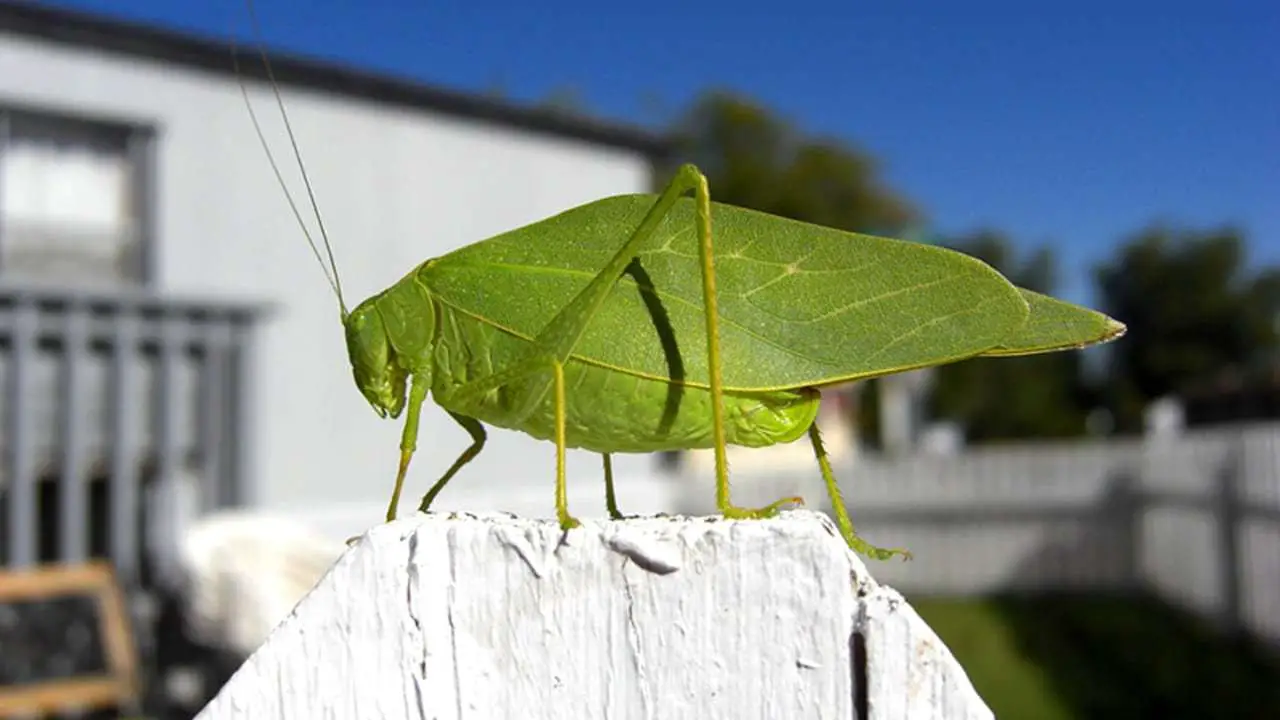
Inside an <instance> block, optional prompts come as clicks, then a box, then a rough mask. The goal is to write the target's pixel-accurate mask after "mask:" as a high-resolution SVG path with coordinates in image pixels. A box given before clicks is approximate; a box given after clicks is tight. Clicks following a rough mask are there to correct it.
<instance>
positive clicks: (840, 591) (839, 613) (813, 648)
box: [199, 511, 991, 720]
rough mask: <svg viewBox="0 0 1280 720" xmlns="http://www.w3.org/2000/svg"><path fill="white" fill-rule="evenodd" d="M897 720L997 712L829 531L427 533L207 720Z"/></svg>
mask: <svg viewBox="0 0 1280 720" xmlns="http://www.w3.org/2000/svg"><path fill="white" fill-rule="evenodd" d="M855 632H859V633H862V634H863V635H864V637H865V640H866V648H867V667H866V671H865V673H866V679H867V683H868V686H867V695H868V705H869V707H870V709H871V713H870V715H869V717H870V718H872V719H873V720H878V719H880V718H907V717H911V718H944V717H945V718H975V719H977V718H987V717H991V713H990V712H989V711H988V710H987V708H986V707H985V706H984V705H983V703H982V701H981V699H980V698H978V696H977V694H976V693H975V692H974V691H973V688H972V686H971V685H970V684H969V681H968V679H967V678H966V677H965V675H964V673H963V671H962V670H961V669H960V667H959V666H958V665H957V664H956V663H955V661H954V660H953V659H952V658H951V655H950V653H949V652H948V651H947V649H946V648H945V647H944V646H943V645H942V643H941V642H940V641H939V640H938V638H937V637H936V635H934V634H933V632H932V631H931V630H930V629H929V628H928V627H927V626H925V625H924V624H923V622H921V621H920V619H919V617H918V616H917V615H916V614H915V612H914V611H913V610H912V609H911V607H910V606H909V605H908V604H907V603H906V602H905V601H904V600H903V599H902V598H901V596H899V595H898V594H897V593H896V592H895V591H893V590H891V589H888V588H883V587H881V586H879V585H878V584H877V583H876V582H875V581H874V580H873V579H872V578H871V577H870V575H868V574H867V571H866V569H865V568H864V567H863V565H862V563H861V562H860V561H859V559H858V558H857V557H855V556H854V555H853V554H852V553H850V552H849V551H848V550H847V548H846V547H845V545H844V542H843V541H842V540H841V539H840V537H839V535H838V534H837V533H836V532H835V530H834V528H833V527H832V526H831V523H830V522H829V521H828V520H827V519H826V517H825V516H823V515H820V514H817V513H813V512H809V511H793V512H788V513H784V514H783V515H782V516H780V517H778V518H776V519H772V520H764V521H760V520H749V521H731V520H723V519H711V518H669V517H658V518H641V519H630V520H626V521H622V522H586V523H584V526H583V527H582V528H579V529H575V530H572V531H570V532H568V533H564V532H562V531H561V530H560V528H559V527H558V525H556V524H555V523H554V522H548V521H545V520H522V519H518V518H513V517H510V516H507V515H455V516H449V517H446V516H442V515H433V516H424V515H419V516H417V517H415V518H413V519H409V520H402V521H399V522H396V523H392V524H389V525H382V526H378V527H376V528H374V529H373V530H371V531H370V532H369V533H367V534H366V535H365V536H364V537H363V538H362V539H361V541H360V542H359V543H357V544H356V545H355V546H354V547H353V548H351V549H349V550H348V551H347V552H346V553H345V554H344V555H343V557H342V558H341V559H340V560H339V561H338V562H337V563H336V564H335V565H334V567H333V568H332V569H331V570H330V572H329V573H328V574H327V575H326V576H325V578H324V579H323V580H322V581H321V582H320V584H319V585H318V586H317V588H316V589H315V590H313V591H312V592H311V593H310V594H309V595H308V596H307V597H306V598H305V599H304V600H303V601H302V602H301V603H300V604H299V605H298V607H297V608H296V609H295V610H294V612H293V613H292V614H291V615H290V617H289V618H288V619H287V620H285V622H284V623H282V624H281V626H280V627H279V628H277V629H276V631H275V632H274V633H273V634H272V635H271V637H270V638H269V639H268V640H267V642H266V643H265V644H264V645H263V647H262V648H260V649H259V650H258V652H256V653H255V654H254V655H253V657H251V658H250V659H249V661H248V662H247V663H245V665H244V667H242V668H241V669H240V671H239V672H238V673H237V674H236V675H235V676H234V677H233V678H232V679H231V681H230V682H229V683H228V684H227V685H226V686H225V687H224V688H223V690H222V692H221V693H220V694H219V695H218V697H217V698H215V699H214V701H213V702H212V703H210V705H209V706H208V707H207V708H205V710H204V711H203V712H202V713H201V715H200V716H199V717H200V718H201V720H230V719H231V718H254V719H255V720H257V719H263V720H267V719H271V718H302V717H307V718H310V717H335V718H361V719H368V720H385V719H391V718H395V719H397V720H400V719H405V720H408V719H410V718H414V719H424V720H425V719H427V718H433V719H434V718H439V719H440V720H446V719H450V718H457V719H461V718H508V717H520V718H529V719H530V720H536V719H537V718H551V717H557V718H560V717H563V718H611V719H622V718H646V719H647V718H678V717H690V718H706V719H708V720H716V719H717V718H734V719H735V720H736V719H738V718H762V719H764V718H840V719H842V720H847V719H849V718H854V717H856V714H855V706H854V704H855V698H856V697H857V693H856V692H855V687H854V686H855V683H856V682H858V678H859V675H860V673H859V672H858V671H857V670H856V669H855V668H854V665H853V663H854V641H853V638H854V633H855Z"/></svg>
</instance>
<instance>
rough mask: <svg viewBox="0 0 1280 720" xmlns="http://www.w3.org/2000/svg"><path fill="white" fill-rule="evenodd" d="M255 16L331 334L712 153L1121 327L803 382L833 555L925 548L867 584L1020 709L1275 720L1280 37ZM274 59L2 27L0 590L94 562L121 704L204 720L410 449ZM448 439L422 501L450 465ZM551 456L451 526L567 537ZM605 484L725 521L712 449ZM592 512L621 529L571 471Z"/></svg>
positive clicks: (434, 429) (333, 313)
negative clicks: (363, 360) (508, 526)
mask: <svg viewBox="0 0 1280 720" xmlns="http://www.w3.org/2000/svg"><path fill="white" fill-rule="evenodd" d="M257 11H258V13H259V18H260V20H261V23H262V31H261V32H262V34H261V42H262V43H264V44H265V46H266V48H267V49H268V51H269V52H270V53H271V56H272V59H273V64H274V70H275V73H276V79H277V80H278V82H279V87H280V91H281V93H282V94H283V96H284V99H285V102H286V104H287V107H288V111H289V117H290V120H291V122H292V125H293V129H294V131H295V133H296V136H297V139H298V142H299V145H300V148H301V151H302V154H303V158H304V160H305V162H306V165H307V169H308V171H309V173H310V177H311V179H312V181H313V183H314V189H315V192H316V197H317V201H318V203H319V207H320V212H321V214H322V215H323V217H324V219H325V221H326V226H327V229H328V232H329V234H330V235H331V237H332V238H333V239H334V246H335V253H336V256H337V264H338V267H339V270H340V272H341V274H342V281H343V285H344V289H345V291H346V293H347V294H348V297H347V301H348V303H349V304H350V305H354V304H355V303H356V302H358V301H359V300H361V299H363V298H364V297H367V296H368V295H371V294H373V293H375V292H377V291H379V290H381V289H382V288H385V287H386V286H388V285H390V284H391V283H393V282H395V281H396V280H398V279H399V278H400V277H402V276H403V275H404V274H405V273H407V272H408V271H409V270H410V269H412V268H413V267H414V266H415V265H417V264H419V263H421V262H422V261H423V260H425V259H427V258H429V257H432V256H436V255H440V254H443V253H446V252H449V251H450V250H453V249H456V248H458V247H462V246H464V245H467V244H469V243H472V242H475V241H477V240H480V239H483V238H486V237H489V236H492V235H494V234H496V233H499V232H502V231H504V230H509V229H512V228H515V227H518V226H520V225H523V224H526V223H529V222H532V221H535V220H538V219H541V218H543V217H545V216H548V215H551V214H554V213H556V212H558V211H561V210H564V209H566V208H568V207H571V206H573V205H576V204H579V203H582V202H586V201H589V200H592V199H595V198H598V197H602V196H606V195H611V194H617V193H628V192H648V191H653V190H656V189H657V188H659V187H661V186H662V185H663V184H665V182H666V180H667V179H668V177H669V174H670V171H671V170H672V168H673V167H674V166H675V164H676V163H678V162H684V161H693V162H696V163H698V164H699V165H700V166H701V167H702V169H703V170H704V171H705V172H706V173H707V174H708V176H709V178H710V182H711V188H712V195H713V197H714V198H715V199H717V200H719V201H721V202H728V203H734V204H738V205H743V206H746V207H751V208H756V209H760V210H765V211H768V212H773V213H777V214H780V215H784V216H788V217H793V218H798V219H802V220H807V221H811V222H815V223H821V224H824V225H830V226H833V227H838V228H843V229H847V230H853V231H860V232H871V233H876V234H885V235H891V236H894V237H902V238H907V239H912V240H916V241H920V242H928V243H936V244H940V245H946V246H949V247H954V248H957V249H960V250H963V251H965V252H969V253H971V254H974V255H977V256H978V257H981V258H982V259H984V260H986V261H987V262H989V263H991V264H992V265H994V266H995V267H996V268H998V269H999V270H1001V271H1002V272H1004V273H1005V274H1006V275H1008V276H1009V277H1010V278H1011V279H1012V280H1013V281H1014V282H1015V283H1017V284H1019V285H1022V286H1024V287H1028V288H1031V289H1034V290H1039V291H1041V292H1047V293H1051V294H1054V295H1056V296H1059V297H1062V298H1064V299H1067V300H1071V301H1074V302H1078V303H1083V304H1086V305H1089V306H1091V307H1095V308H1097V309H1099V310H1102V311H1104V312H1106V313H1108V314H1110V315H1112V316H1113V317H1115V318H1117V319H1119V320H1121V321H1122V322H1124V323H1126V324H1127V325H1128V327H1129V332H1128V335H1126V336H1125V337H1124V338H1123V339H1121V340H1119V341H1117V342H1115V343H1112V344H1110V345H1107V346H1104V347H1101V348H1094V349H1090V350H1087V351H1084V352H1075V353H1059V354H1054V355H1048V356H1041V357H1030V358H1019V359H1002V360H991V359H988V360H978V361H970V362H961V363H956V364H954V365H949V366H945V367H941V368H936V369H932V370H927V371H920V372H912V373H905V374H901V375H894V376H889V377H885V378H882V379H878V380H874V381H869V382H861V383H854V384H849V385H844V386H838V387H832V388H827V389H824V405H823V411H822V413H823V414H822V417H821V419H820V422H821V423H822V425H823V428H824V432H825V437H826V438H827V440H828V442H829V443H830V445H831V448H830V449H831V451H832V456H833V462H834V463H835V469H836V472H837V474H838V476H839V477H840V480H841V483H842V487H843V490H844V493H845V496H846V501H847V502H848V506H849V510H850V512H851V514H852V516H853V519H854V522H855V525H856V526H857V527H858V528H859V531H860V532H861V533H862V534H863V535H864V536H865V537H866V538H867V539H868V540H870V541H871V542H873V543H875V544H878V545H883V546H905V547H908V548H910V549H911V550H912V551H913V552H914V554H915V560H914V561H912V562H910V563H879V564H872V566H871V570H872V572H873V573H874V574H875V575H876V577H877V578H878V579H880V580H881V581H883V582H885V583H887V584H890V585H892V586H894V587H896V588H898V589H900V590H901V591H902V592H903V593H904V594H905V595H906V596H907V597H908V599H909V600H911V602H912V603H913V604H914V605H915V606H916V607H917V609H918V610H919V611H920V613H921V614H922V615H923V616H924V618H925V619H926V620H927V621H928V622H930V623H931V624H932V625H933V627H934V628H935V629H936V630H937V631H938V633H939V634H940V635H941V637H942V639H943V640H944V641H945V642H946V643H947V644H948V645H949V646H950V647H951V648H952V650H953V651H954V653H955V654H956V656H957V657H958V659H959V660H960V662H961V664H962V665H963V666H964V667H965V669H966V671H967V672H968V673H969V674H970V677H971V679H972V680H973V682H974V684H975V686H976V687H977V689H978V691H979V693H980V694H981V695H982V696H983V697H984V698H985V699H986V700H987V702H988V703H989V704H990V706H991V707H992V709H993V710H995V712H996V713H997V715H999V716H1001V717H1013V718H1085V717H1088V718H1103V717H1108V718H1110V717H1126V718H1132V717H1197V718H1204V717H1259V718H1260V717H1275V716H1277V715H1280V659H1278V657H1277V651H1278V650H1280V210H1278V209H1277V208H1280V203H1277V202H1276V198H1278V197H1280V152H1278V151H1280V142H1278V141H1280V132H1278V129H1280V128H1278V121H1280V100H1278V99H1277V98H1278V97H1280V95H1278V94H1277V92H1276V88H1277V87H1280V57H1278V55H1277V53H1276V52H1275V50H1274V48H1273V45H1274V44H1275V38H1276V37H1280V32H1278V31H1280V10H1277V9H1276V8H1275V7H1274V6H1273V5H1272V4H1267V3H1263V2H1260V1H1259V2H1240V3H1235V4H1231V5H1223V4H1214V5H1211V4H1209V3H1200V4H1196V3H1189V2H1188V3H1181V2H1172V3H1170V2H1165V3H1159V4H1156V3H1154V2H1152V3H1146V2H1135V3H1129V4H1128V5H1127V6H1125V7H1118V6H1115V5H1102V4H1101V3H1088V2H1086V3H1077V4H1073V5H1071V6H1070V7H1069V8H1036V9H1031V8H1029V7H1028V6H1025V4H1016V3H983V2H977V3H964V4H950V3H942V2H932V1H930V2H922V3H917V4H914V5H912V6H910V7H905V6H901V5H891V4H887V3H885V4H870V3H866V4H864V3H835V2H829V3H788V4H786V5H785V6H779V5H776V4H768V3H755V4H752V3H741V2H737V3H729V2H718V1H716V0H708V1H705V2H701V3H693V4H689V3H673V2H662V1H659V2H652V3H645V4H640V5H634V6H625V7H624V6H612V7H608V6H602V5H600V4H598V3H585V2H566V3H560V4H558V5H548V4H546V3H538V4H519V3H489V4H486V3H470V4H464V3H453V4H446V3H434V2H425V1H419V2H411V1H410V0H382V1H381V2H378V3H355V2H339V1H338V0H322V1H318V2H310V3H299V2H296V1H291V0H260V2H258V7H257ZM233 40H234V43H233ZM236 46H238V48H239V50H240V51H241V53H242V55H241V58H240V67H239V74H237V71H236V68H235V66H234V64H233V62H232V53H233V49H234V47H236ZM258 47H259V46H258V39H257V38H256V37H255V35H254V32H253V30H252V26H251V23H250V15H249V13H248V11H247V10H246V8H245V6H244V5H243V4H242V3H240V2H238V0H198V1H195V2H190V3H163V2H159V1H158V0H113V1H111V2H107V1H106V0H80V1H78V2H71V1H68V2H60V3H35V2H17V1H13V0H0V377H2V378H3V382H0V451H2V460H3V462H2V464H0V568H4V569H7V570H8V571H10V572H16V571H19V570H22V569H24V568H31V567H35V566H45V565H59V564H63V565H69V566H74V565H77V564H79V563H83V562H85V561H87V560H91V559H95V558H101V559H106V560H108V561H109V562H110V566H111V568H112V569H113V571H114V576H115V578H116V582H117V583H118V585H119V587H120V589H121V591H122V593H123V596H124V597H125V599H126V603H125V604H126V606H127V609H128V615H129V620H130V623H131V626H130V627H131V629H130V633H131V636H132V638H133V640H134V643H135V645H136V663H137V675H138V678H139V680H140V683H139V688H140V690H139V692H138V694H137V696H136V697H132V698H129V699H128V700H127V702H123V703H121V705H122V706H123V709H124V710H126V711H129V712H136V713H138V714H140V715H145V716H146V717H154V718H162V717H163V718H183V717H190V716H191V715H192V714H193V712H194V710H196V709H198V708H199V707H200V706H201V705H202V704H203V702H204V701H205V700H207V699H208V698H209V697H211V695H212V694H213V693H215V692H216V691H217V689H218V686H219V685H220V683H221V682H222V681H223V680H225V678H226V677H227V675H228V674H229V673H230V672H231V671H233V670H234V668H235V667H236V666H237V665H238V664H239V662H240V661H241V660H242V659H243V658H244V657H246V656H247V654H248V653H250V652H252V650H253V649H254V648H255V647H256V646H257V645H258V644H260V643H261V642H262V640H263V639H264V638H265V636H266V634H267V633H268V632H269V631H270V629H271V628H272V627H273V626H274V624H275V623H277V622H278V621H279V620H281V619H282V618H283V617H284V616H285V615H286V614H287V613H288V612H289V610H290V609H291V608H292V606H293V605H294V603H296V602H297V600H298V599H300V598H301V597H302V595H303V594H304V593H305V592H306V591H307V590H308V589H310V588H311V587H312V586H313V585H314V583H315V582H316V581H317V580H318V579H319V578H320V577H321V576H322V574H323V573H324V572H325V570H326V568H327V567H328V566H329V565H330V564H331V563H332V561H333V560H334V559H335V558H336V557H337V556H338V555H339V554H340V553H341V552H342V550H343V549H344V547H345V546H344V545H343V540H344V539H345V538H347V537H349V536H352V535H357V534H359V533H361V532H363V531H364V530H365V529H367V528H368V527H369V526H371V525H373V524H375V523H376V522H378V521H380V519H381V517H382V514H383V512H384V509H385V501H386V498H387V496H388V493H389V491H390V489H391V484H392V479H393V477H394V471H395V463H396V460H397V447H398V442H399V432H400V427H399V424H398V423H389V422H386V421H380V420H379V419H378V418H377V417H376V416H375V415H374V413H372V412H371V411H370V409H369V408H368V406H367V404H366V403H365V402H364V400H363V399H362V398H361V397H360V395H359V393H357V392H356V391H355V389H354V386H353V384H352V382H351V378H350V370H349V366H348V364H347V360H346V353H345V348H344V345H343V338H342V333H341V330H340V325H339V322H338V312H337V304H336V302H335V300H334V298H333V297H332V295H331V293H329V291H328V290H327V289H326V285H325V281H324V279H323V276H322V275H321V273H320V271H319V269H318V268H317V266H316V264H315V262H314V259H313V258H312V257H311V256H310V252H309V251H308V250H307V249H306V246H305V243H304V240H303V237H302V232H301V230H300V229H299V228H298V224H297V220H296V219H295V218H294V216H293V215H292V213H291V212H290V210H289V207H288V205H287V203H286V202H285V199H284V196H283V193H282V192H281V189H280V188H279V187H278V185H277V181H276V178H275V176H274V175H273V174H272V171H271V168H270V166H269V165H268V164H267V162H266V160H265V157H264V155H263V152H262V148H261V146H260V145H259V142H258V139H257V137H256V135H255V133H254V128H253V125H252V123H251V120H250V115H249V111H248V110H247V109H246V106H245V98H244V97H243V96H242V91H241V84H240V80H241V79H243V81H244V85H245V88H246V92H247V95H248V96H249V98H250V99H251V100H252V102H253V107H254V109H255V111H256V113H257V116H258V118H259V119H260V120H261V122H262V123H263V126H264V133H265V140H266V142H267V143H268V144H269V146H270V147H271V148H272V150H273V151H274V152H275V153H276V155H277V157H278V159H279V160H280V161H281V163H282V166H283V169H284V172H285V176H286V182H287V184H288V185H289V187H290V189H291V191H292V192H293V194H294V195H295V197H296V198H297V199H298V201H299V202H300V203H303V206H302V208H303V212H304V217H306V218H307V220H308V221H310V214H309V212H308V211H307V209H306V205H305V201H306V194H305V190H304V188H303V186H302V184H301V182H300V181H299V179H298V174H297V173H296V172H294V168H293V167H292V166H291V163H292V155H291V151H290V145H289V139H288V137H287V135H286V134H285V131H284V126H283V124H282V123H281V120H280V116H279V113H278V110H277V108H276V107H275V105H274V98H273V96H272V94H271V89H270V85H269V84H268V83H267V82H266V81H265V78H266V75H265V72H264V70H263V66H262V64H261V62H260V61H259V60H258V59H256V58H255V57H254V53H253V51H256V50H257V48H258ZM245 51H249V52H245ZM313 225H314V224H313ZM313 232H314V231H313ZM432 410H433V406H432V405H431V404H430V403H428V406H427V410H426V412H425V415H424V418H423V426H422V430H421V434H420V440H419V452H418V455H417V456H416V460H415V465H414V469H413V470H412V471H411V473H410V478H409V488H408V489H407V491H406V495H405V500H404V502H403V505H404V506H407V507H410V508H412V507H414V506H416V498H417V497H418V495H419V494H420V493H421V492H422V491H424V490H425V489H426V487H427V485H428V483H429V482H430V481H431V480H433V479H434V478H435V477H436V473H438V472H439V471H440V470H441V469H443V468H444V467H446V466H447V465H448V463H450V462H452V459H453V458H454V457H456V455H457V454H458V453H459V452H460V451H462V450H463V449H464V448H465V447H466V445H467V444H468V442H469V440H468V438H467V436H466V434H465V433H464V432H463V431H462V430H461V429H460V428H458V427H457V426H456V425H455V424H454V423H453V422H452V421H451V420H450V419H449V418H448V417H447V416H445V415H444V414H443V413H438V412H433V411H432ZM553 458H554V448H553V446H551V445H549V444H546V445H544V444H540V443H537V442H534V441H533V440H531V439H529V438H526V437H524V436H521V435H517V434H514V433H510V432H506V431H501V430H493V431H491V434H490V442H489V445H488V447H487V448H486V450H485V452H484V453H482V454H481V455H480V457H479V458H478V459H477V460H476V461H475V462H474V463H472V464H471V465H469V466H468V467H467V469H466V470H464V471H463V472H462V473H461V475H460V476H459V477H458V478H457V479H456V480H455V481H454V482H453V483H452V484H451V485H450V486H449V488H448V489H447V490H446V491H445V492H444V493H443V494H442V495H441V496H440V499H439V501H438V502H437V505H436V509H440V510H449V509H467V510H503V511H510V512H515V513H519V514H521V515H526V516H539V517H551V516H553V507H554V506H553V495H552V472H553V461H554V460H553ZM730 461H731V464H732V467H733V469H734V476H733V480H734V484H735V492H736V493H737V495H736V497H735V500H736V501H738V502H739V503H742V504H751V503H752V502H756V501H761V502H768V501H772V500H773V499H776V498H777V497H780V496H782V495H783V494H787V493H792V492H797V491H798V492H800V493H802V494H803V495H804V496H805V497H806V498H807V499H808V501H809V506H810V507H814V508H819V509H824V508H826V509H829V507H828V506H827V505H826V495H825V492H824V490H823V488H822V485H821V481H820V478H819V476H818V472H817V467H816V464H815V463H814V460H813V457H812V454H811V452H810V451H809V448H808V446H807V444H806V443H804V442H800V443H796V444H795V445H794V446H787V447H781V448H773V449H769V450H757V451H742V450H740V449H734V450H732V451H731V454H730ZM615 462H616V466H615V472H616V474H617V477H618V483H619V488H618V489H619V493H620V498H619V501H620V504H621V507H622V509H623V511H624V512H627V513H641V514H649V513H657V512H666V513H711V512H713V511H714V507H715V506H714V498H713V490H712V484H711V483H712V461H711V458H710V454H709V453H701V452H698V453H680V454H669V455H664V456H657V457H654V456H629V457H618V458H617V459H616V460H615ZM540 467H544V468H545V472H540V471H536V470H533V471H531V468H540ZM570 489H571V497H570V503H571V506H572V508H573V510H574V512H575V513H576V514H578V515H579V516H581V517H584V518H589V517H602V516H604V515H605V512H604V503H603V492H602V491H601V483H600V480H599V465H598V460H597V459H595V458H594V457H592V456H590V455H587V454H583V453H571V457H570ZM0 605H3V602H0ZM2 609H3V608H2V607H0V610H2ZM2 626H3V613H0V630H2ZM0 637H3V633H2V632H0ZM33 652H34V651H33ZM32 662H34V660H33V661H32ZM15 672H16V671H15ZM4 684H5V682H4V677H3V673H0V686H3V685H4ZM111 712H115V711H114V710H113V711H111ZM107 716H108V717H111V716H113V715H107Z"/></svg>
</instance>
